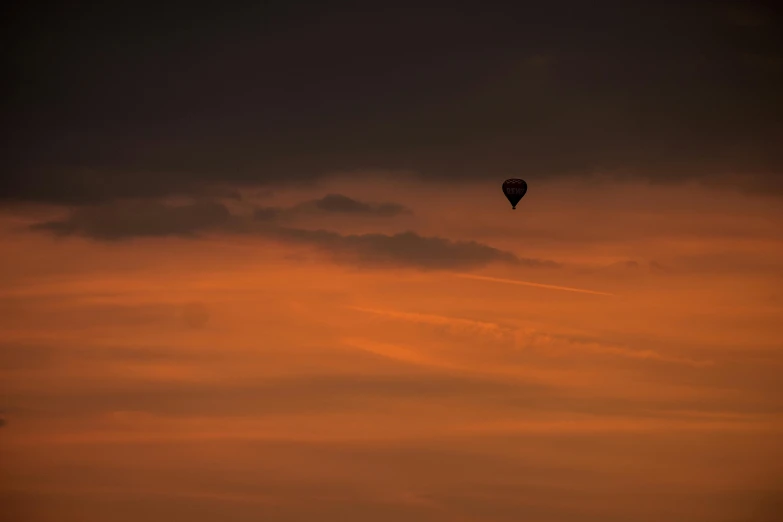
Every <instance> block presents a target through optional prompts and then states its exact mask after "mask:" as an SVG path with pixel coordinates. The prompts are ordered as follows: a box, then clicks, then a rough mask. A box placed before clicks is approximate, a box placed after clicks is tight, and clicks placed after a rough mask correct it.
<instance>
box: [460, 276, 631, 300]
mask: <svg viewBox="0 0 783 522" xmlns="http://www.w3.org/2000/svg"><path fill="white" fill-rule="evenodd" d="M454 275H456V276H457V277H465V278H467V279H478V280H479V281H492V282H494V283H507V284H511V285H521V286H535V287H536V288H549V289H550V290H564V291H566V292H579V293H580V294H593V295H616V294H610V293H608V292H597V291H595V290H586V289H584V288H572V287H570V286H557V285H545V284H543V283H531V282H530V281H519V280H517V279H500V278H498V277H487V276H479V275H473V274H454Z"/></svg>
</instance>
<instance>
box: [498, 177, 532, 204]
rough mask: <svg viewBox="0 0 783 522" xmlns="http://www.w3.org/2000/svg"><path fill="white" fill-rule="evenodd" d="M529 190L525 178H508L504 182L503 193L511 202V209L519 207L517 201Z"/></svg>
mask: <svg viewBox="0 0 783 522" xmlns="http://www.w3.org/2000/svg"><path fill="white" fill-rule="evenodd" d="M526 192H527V183H525V180H524V179H507V180H506V181H504V182H503V194H505V195H506V198H508V201H509V202H510V203H511V209H512V210H513V209H516V208H517V203H519V200H520V199H522V197H523V196H524V195H525V193H526Z"/></svg>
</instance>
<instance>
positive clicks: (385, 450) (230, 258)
mask: <svg viewBox="0 0 783 522" xmlns="http://www.w3.org/2000/svg"><path fill="white" fill-rule="evenodd" d="M360 189H361V190H359V191H357V190H356V187H355V186H352V185H350V184H349V183H347V182H344V181H339V180H338V181H334V182H333V183H332V184H331V185H330V186H324V187H322V191H323V193H327V192H337V193H344V194H347V195H349V196H351V197H355V198H357V199H361V200H363V201H387V200H388V201H394V202H399V203H402V204H404V205H406V206H408V207H410V208H411V209H412V213H410V214H405V215H402V216H399V217H396V218H373V219H364V220H362V219H357V218H355V217H354V218H349V217H342V218H340V217H331V218H329V217H319V218H318V219H314V220H311V221H310V222H307V221H306V220H307V219H308V218H307V217H303V218H301V220H302V221H301V222H300V223H298V226H300V227H303V228H305V227H310V228H324V229H329V230H335V231H339V232H341V233H367V232H381V233H394V232H400V231H404V230H415V231H416V232H418V233H420V234H421V235H425V236H440V237H446V238H449V239H455V240H457V239H459V240H476V241H479V242H482V243H486V244H488V245H491V246H493V247H496V248H499V249H502V250H509V251H512V252H514V253H515V254H516V255H518V256H519V257H523V258H536V259H551V260H554V261H556V262H558V263H561V264H562V266H560V267H558V268H546V267H543V268H535V267H533V268H526V267H520V266H516V267H513V266H512V267H509V266H504V265H502V264H494V265H488V266H487V267H485V268H483V269H480V270H476V271H467V270H460V271H457V272H453V271H452V272H449V271H439V270H430V271H421V270H416V269H412V268H405V267H396V268H390V267H387V268H373V267H362V266H357V265H356V264H353V265H351V264H339V263H337V262H336V261H334V260H333V259H332V258H330V257H328V256H327V255H326V254H324V253H323V252H318V251H314V250H312V249H310V248H309V247H307V246H306V245H290V244H286V243H285V242H280V241H277V242H272V241H269V240H267V239H263V238H259V237H256V236H253V235H241V234H235V235H230V234H213V235H210V236H208V237H204V238H201V239H179V238H159V239H136V240H131V241H126V242H113V243H112V242H104V243H102V242H97V241H92V240H87V239H79V238H52V237H50V236H48V235H46V234H38V233H31V232H22V231H20V226H22V225H25V224H27V223H29V222H30V220H31V219H32V217H31V216H33V217H35V216H39V215H42V214H41V213H42V212H43V213H48V212H49V210H46V209H44V210H40V209H21V210H19V209H17V210H15V211H14V212H10V211H9V212H6V213H5V214H4V218H3V222H2V223H3V225H2V226H3V230H4V232H3V233H2V234H3V235H2V239H1V240H0V241H2V245H1V246H0V248H2V250H3V252H4V253H3V256H2V258H0V277H1V278H2V279H1V280H0V284H1V285H2V286H1V288H0V412H2V413H3V414H4V417H5V418H6V420H7V425H6V426H4V427H3V428H2V429H0V492H2V496H0V499H4V500H3V502H2V504H3V505H4V506H6V507H4V508H3V509H5V510H6V513H11V516H12V518H11V520H14V518H13V516H16V517H18V518H16V520H22V521H26V520H30V521H57V522H67V521H79V522H92V521H126V520H127V521H137V520H146V521H148V522H153V521H173V520H189V521H193V522H200V521H207V520H209V521H213V520H214V521H218V520H220V521H223V520H225V521H228V520H254V521H256V520H264V521H278V520H280V521H282V520H286V521H293V520H302V521H305V520H307V521H310V520H335V521H338V520H339V521H370V520H371V521H373V522H381V521H387V520H388V521H392V520H394V521H396V520H416V521H430V520H432V521H436V520H437V521H519V520H526V521H577V520H578V521H602V522H608V521H623V522H633V521H656V522H662V521H666V522H672V521H688V522H700V521H738V520H748V519H747V518H743V517H747V516H749V514H750V513H756V516H758V517H761V518H758V519H756V520H767V519H766V518H763V517H765V516H768V517H772V516H773V515H774V514H775V513H777V514H779V513H780V511H776V509H775V506H774V505H773V504H774V502H775V501H776V498H777V499H779V498H780V497H779V496H776V495H779V492H780V491H781V489H780V488H781V482H780V479H781V477H783V447H781V446H782V445H781V444H780V440H783V433H782V432H783V394H781V393H780V392H781V391H783V384H782V383H783V373H781V372H782V370H783V331H782V330H783V209H781V205H780V204H779V202H778V201H775V200H768V199H763V198H752V197H749V196H748V197H746V196H742V195H739V194H736V193H731V192H714V191H709V190H707V189H704V188H699V187H674V188H673V187H658V186H643V185H621V184H617V185H608V186H601V187H596V188H591V187H590V186H589V185H586V184H580V183H576V182H562V183H559V184H553V183H550V184H541V183H538V184H536V183H531V188H530V191H529V193H528V195H527V196H526V198H525V200H524V201H523V202H522V204H520V205H519V207H518V208H517V210H515V211H513V212H512V211H511V210H510V208H509V207H508V205H507V203H506V202H505V200H504V199H503V197H502V194H501V193H500V189H499V184H498V186H494V185H493V186H491V187H466V188H464V189H459V190H454V191H443V189H442V188H441V187H432V186H418V185H416V184H415V183H413V182H408V181H405V182H396V183H393V182H389V181H384V180H383V179H381V178H379V179H378V180H375V181H373V182H368V183H366V184H363V185H362V186H361V187H360ZM318 195H321V194H320V193H319V194H307V195H306V196H303V195H297V194H295V193H293V192H291V193H286V192H281V193H279V194H278V195H277V196H276V197H275V198H273V199H272V200H266V201H261V203H263V204H267V205H287V204H291V203H295V202H296V201H298V200H301V199H306V198H307V197H314V196H318ZM238 204H239V203H236V202H235V203H234V205H238ZM631 261H633V262H631ZM466 274H467V275H466ZM474 276H479V277H474ZM504 280H515V281H520V282H523V283H533V284H532V285H531V284H513V283H511V282H507V281H504ZM581 290H587V291H591V292H594V293H589V292H583V291H581ZM778 501H779V500H778ZM9 510H10V511H9ZM770 520H772V519H771V518H770Z"/></svg>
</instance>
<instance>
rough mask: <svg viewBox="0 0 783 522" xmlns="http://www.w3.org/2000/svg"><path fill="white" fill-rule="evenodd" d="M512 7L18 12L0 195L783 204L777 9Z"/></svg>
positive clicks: (27, 8)
mask: <svg viewBox="0 0 783 522" xmlns="http://www.w3.org/2000/svg"><path fill="white" fill-rule="evenodd" d="M510 4H511V2H502V3H501V2H497V3H496V4H493V3H492V2H488V1H484V2H476V3H475V4H473V5H471V4H470V3H465V2H462V3H460V5H461V6H463V7H460V8H449V9H443V8H435V7H432V8H430V7H424V6H425V3H424V2H419V3H417V5H418V6H417V7H415V8H413V7H412V8H408V7H401V6H400V5H399V3H397V6H395V3H393V2H389V3H388V5H386V6H381V4H380V3H373V4H372V5H371V6H368V5H365V4H362V3H357V6H359V7H355V6H350V5H348V4H344V5H338V4H336V3H330V4H329V5H328V6H327V5H326V3H325V2H322V3H315V6H306V5H304V4H298V5H297V4H295V3H293V2H280V3H279V5H277V4H274V3H267V4H265V5H266V7H263V8H260V7H255V8H241V7H231V6H230V4H229V3H226V2H223V3H215V4H214V5H212V6H207V5H205V4H203V3H201V4H199V7H195V6H194V5H188V6H187V7H184V8H177V7H175V6H174V4H171V3H167V6H166V7H161V6H142V5H141V4H139V3H127V5H125V6H123V7H117V6H111V7H108V6H106V5H100V4H99V5H97V6H90V7H84V6H82V7H78V6H76V4H75V3H70V2H69V3H67V4H66V3H64V4H63V5H62V6H60V7H56V8H54V9H53V8H52V7H51V6H48V5H45V4H43V3H42V4H41V5H34V4H33V3H26V4H24V5H23V6H21V5H17V6H16V7H13V8H10V10H9V8H5V9H6V13H4V19H5V25H6V27H5V31H4V32H5V39H6V41H5V42H4V43H3V49H4V67H5V69H6V72H7V74H6V76H7V77H8V76H10V78H11V81H10V83H8V84H7V85H6V89H7V91H6V93H5V95H4V96H3V113H4V120H5V125H4V129H3V131H4V132H3V148H4V165H3V169H4V170H5V171H6V174H8V175H4V176H3V178H2V181H0V197H2V198H3V199H6V200H8V199H11V200H37V201H50V202H62V203H84V202H97V201H105V200H112V199H116V198H121V197H124V196H158V195H164V194H170V193H177V192H189V191H194V190H200V187H201V184H202V183H207V184H208V183H212V182H216V181H217V182H223V183H227V184H233V183H238V182H241V183H245V182H250V183H267V182H269V183H278V182H281V181H296V180H302V179H312V178H314V177H317V176H323V175H325V174H327V173H329V172H334V171H339V170H354V169H410V170H414V171H416V172H418V174H419V175H420V176H422V177H423V178H428V179H433V178H448V179H481V178H486V179H488V180H492V182H498V181H497V180H498V179H499V178H502V177H503V176H506V175H509V176H521V177H525V178H527V179H529V180H531V179H532V180H535V179H536V178H539V179H540V178H542V177H547V176H556V175H565V174H576V175H586V174H590V173H594V172H600V171H605V170H610V171H613V172H619V173H625V174H628V175H637V176H647V177H651V178H655V179H659V180H675V179H682V178H685V177H702V178H705V179H707V180H710V179H712V180H719V179H722V178H723V177H724V176H727V175H739V176H740V177H739V179H738V180H737V181H736V182H737V183H739V184H740V185H741V187H742V188H743V189H748V190H764V191H771V190H775V191H777V192H779V193H783V181H781V176H782V175H783V146H781V143H783V103H780V102H781V94H780V93H781V92H783V51H782V49H783V45H782V42H783V37H782V36H781V35H783V28H782V27H781V22H782V18H781V13H780V11H779V10H776V9H775V8H774V5H775V4H774V3H769V2H767V3H765V2H733V3H732V2H723V3H721V2H689V3H688V5H687V6H685V7H684V6H677V5H672V4H673V3H664V2H577V1H572V2H565V1H549V2H539V3H530V4H523V3H521V2H519V5H517V6H516V7H514V8H509V7H508V5H510ZM183 5H185V4H183Z"/></svg>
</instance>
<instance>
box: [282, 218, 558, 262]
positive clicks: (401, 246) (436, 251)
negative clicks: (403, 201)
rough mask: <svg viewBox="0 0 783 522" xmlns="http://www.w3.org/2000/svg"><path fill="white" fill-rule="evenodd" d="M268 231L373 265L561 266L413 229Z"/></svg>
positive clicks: (340, 258)
mask: <svg viewBox="0 0 783 522" xmlns="http://www.w3.org/2000/svg"><path fill="white" fill-rule="evenodd" d="M267 234H268V235H269V236H270V237H273V238H275V239H278V240H282V241H286V242H293V243H302V244H308V245H313V246H316V247H318V248H320V249H323V250H325V251H326V252H328V253H329V254H331V255H332V256H334V258H335V259H337V260H339V261H342V262H347V263H352V262H358V263H361V264H362V265H365V264H366V265H370V266H386V267H404V266H412V267H416V268H421V269H428V270H443V269H448V270H455V269H461V268H477V267H480V266H485V265H487V264H490V263H495V262H500V263H507V264H510V265H516V266H526V267H531V268H556V267H558V266H559V265H558V264H557V263H555V262H554V261H551V260H546V259H533V258H520V257H517V256H516V255H515V254H513V253H511V252H508V251H505V250H500V249H497V248H494V247H491V246H488V245H485V244H483V243H479V242H477V241H451V240H449V239H445V238H442V237H426V236H420V235H419V234H417V233H415V232H410V231H409V232H402V233H399V234H392V235H386V234H350V235H341V234H339V233H337V232H331V231H327V230H305V229H298V228H285V227H278V228H272V229H269V230H267Z"/></svg>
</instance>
